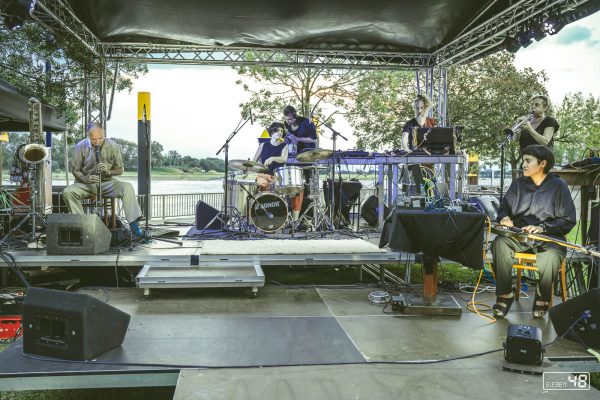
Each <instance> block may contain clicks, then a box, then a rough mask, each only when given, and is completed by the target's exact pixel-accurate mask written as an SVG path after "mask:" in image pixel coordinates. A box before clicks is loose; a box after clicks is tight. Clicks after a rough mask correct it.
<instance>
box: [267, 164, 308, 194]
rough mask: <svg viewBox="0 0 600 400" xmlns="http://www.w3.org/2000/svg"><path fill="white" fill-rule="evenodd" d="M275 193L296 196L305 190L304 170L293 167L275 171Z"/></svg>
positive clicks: (289, 166) (288, 166)
mask: <svg viewBox="0 0 600 400" xmlns="http://www.w3.org/2000/svg"><path fill="white" fill-rule="evenodd" d="M274 174H275V191H276V192H277V193H282V194H287V195H296V194H298V193H300V192H301V191H302V190H303V189H304V174H303V173H302V168H300V167H295V166H292V165H286V166H284V167H279V168H277V169H276V170H275V172H274Z"/></svg>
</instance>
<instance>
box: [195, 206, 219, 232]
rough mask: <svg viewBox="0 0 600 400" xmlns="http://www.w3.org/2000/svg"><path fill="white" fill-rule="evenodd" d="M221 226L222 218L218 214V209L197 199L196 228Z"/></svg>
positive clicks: (206, 228) (208, 228)
mask: <svg viewBox="0 0 600 400" xmlns="http://www.w3.org/2000/svg"><path fill="white" fill-rule="evenodd" d="M223 228H224V227H223V218H222V217H221V216H220V215H219V211H218V210H217V209H216V208H214V207H212V206H210V205H209V204H206V203H205V202H203V201H202V200H199V201H198V203H197V204H196V229H198V230H221V229H223Z"/></svg>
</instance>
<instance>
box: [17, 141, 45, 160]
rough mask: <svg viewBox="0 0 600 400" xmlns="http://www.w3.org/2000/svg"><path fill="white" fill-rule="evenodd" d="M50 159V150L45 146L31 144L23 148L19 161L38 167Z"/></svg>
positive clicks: (20, 151)
mask: <svg viewBox="0 0 600 400" xmlns="http://www.w3.org/2000/svg"><path fill="white" fill-rule="evenodd" d="M47 157H48V149H47V148H46V146H44V145H43V144H39V143H30V144H28V145H25V146H23V147H21V149H20V150H19V159H20V160H21V161H23V162H24V163H25V164H29V165H37V164H41V163H43V162H44V161H45V160H46V158H47Z"/></svg>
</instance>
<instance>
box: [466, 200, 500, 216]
mask: <svg viewBox="0 0 600 400" xmlns="http://www.w3.org/2000/svg"><path fill="white" fill-rule="evenodd" d="M467 203H469V204H472V205H473V206H474V207H475V208H476V209H477V210H478V211H481V212H482V213H484V214H485V215H487V216H488V218H489V219H490V221H492V222H496V220H497V219H498V210H499V209H500V201H498V199H497V198H496V197H494V196H491V195H483V196H475V197H470V198H469V200H467Z"/></svg>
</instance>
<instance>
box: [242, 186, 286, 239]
mask: <svg viewBox="0 0 600 400" xmlns="http://www.w3.org/2000/svg"><path fill="white" fill-rule="evenodd" d="M287 216H288V208H287V202H286V201H285V200H284V199H282V198H281V197H280V196H278V195H277V194H275V193H271V192H262V193H261V194H259V195H258V196H257V197H256V200H254V201H252V203H251V205H250V220H251V221H252V223H253V224H254V225H255V226H256V227H257V228H258V229H260V230H261V231H263V232H275V231H276V230H278V229H281V228H283V227H284V226H285V223H286V222H287Z"/></svg>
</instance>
